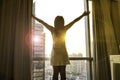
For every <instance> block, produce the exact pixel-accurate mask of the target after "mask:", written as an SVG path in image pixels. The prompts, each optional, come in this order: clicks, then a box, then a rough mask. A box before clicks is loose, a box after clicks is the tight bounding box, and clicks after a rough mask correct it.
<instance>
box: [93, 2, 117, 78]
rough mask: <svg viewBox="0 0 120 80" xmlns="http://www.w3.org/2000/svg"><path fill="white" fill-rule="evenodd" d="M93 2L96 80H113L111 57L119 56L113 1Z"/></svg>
mask: <svg viewBox="0 0 120 80" xmlns="http://www.w3.org/2000/svg"><path fill="white" fill-rule="evenodd" d="M92 1H93V26H94V28H93V31H94V42H95V46H94V47H95V55H94V64H95V67H94V68H95V75H94V80H111V70H110V60H109V55H111V54H119V49H118V45H117V44H118V43H117V40H116V37H115V30H114V27H115V26H114V25H113V24H114V22H113V20H112V16H116V15H111V1H112V0H92Z"/></svg>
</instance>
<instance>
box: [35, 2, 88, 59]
mask: <svg viewBox="0 0 120 80" xmlns="http://www.w3.org/2000/svg"><path fill="white" fill-rule="evenodd" d="M84 1H85V0H75V1H74V0H35V14H36V16H37V17H39V18H41V19H42V20H44V21H45V22H47V23H49V24H50V25H52V26H54V18H55V17H56V16H58V15H60V16H63V17H64V19H65V25H66V24H68V23H69V22H71V21H72V20H74V19H75V18H77V17H78V16H80V15H82V13H83V12H84V11H85V10H84V9H85V8H84V7H85V5H84ZM66 5H67V6H66ZM72 5H74V6H72ZM84 20H85V18H82V19H81V20H80V21H78V22H77V23H75V24H74V25H73V27H72V28H70V29H69V30H68V31H67V36H66V46H67V51H68V53H69V56H72V57H73V56H74V57H76V56H80V57H85V56H86V40H85V22H84ZM44 30H45V35H46V42H45V43H46V47H45V52H46V53H45V54H46V56H49V57H50V53H51V49H52V39H51V33H50V32H49V31H48V30H47V29H46V28H44Z"/></svg>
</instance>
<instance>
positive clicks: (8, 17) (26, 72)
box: [0, 0, 32, 80]
mask: <svg viewBox="0 0 120 80" xmlns="http://www.w3.org/2000/svg"><path fill="white" fill-rule="evenodd" d="M31 9H32V0H0V80H31V52H32V50H31V44H30V43H31V41H30V37H31V35H30V32H31Z"/></svg>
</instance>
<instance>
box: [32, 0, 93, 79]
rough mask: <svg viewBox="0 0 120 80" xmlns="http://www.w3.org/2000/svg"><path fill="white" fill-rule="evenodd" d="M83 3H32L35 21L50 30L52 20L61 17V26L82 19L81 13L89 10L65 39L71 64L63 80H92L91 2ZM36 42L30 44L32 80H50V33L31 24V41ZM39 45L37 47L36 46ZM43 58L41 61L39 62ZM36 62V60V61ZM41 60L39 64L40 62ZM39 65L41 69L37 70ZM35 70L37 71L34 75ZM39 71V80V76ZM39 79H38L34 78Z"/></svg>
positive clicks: (51, 0)
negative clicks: (41, 22) (31, 48)
mask: <svg viewBox="0 0 120 80" xmlns="http://www.w3.org/2000/svg"><path fill="white" fill-rule="evenodd" d="M86 1H87V0H33V4H34V5H33V9H34V10H33V13H34V14H35V16H37V17H38V18H40V19H42V20H44V21H45V22H47V23H48V24H50V25H52V26H54V18H55V17H56V16H58V15H60V16H63V17H64V19H65V25H66V24H68V23H69V22H71V21H72V20H74V19H75V18H77V17H78V16H80V15H82V13H83V12H84V11H85V10H90V15H89V17H88V16H86V17H83V18H82V19H81V20H80V21H78V22H77V23H75V24H74V25H73V26H72V27H71V28H70V29H69V30H68V31H67V36H66V47H67V51H68V54H69V57H70V62H71V64H70V65H68V66H67V68H66V75H67V80H92V76H91V75H92V57H91V56H92V55H91V53H93V34H92V1H89V2H86ZM89 34H90V35H89ZM36 35H37V36H39V39H36V41H38V42H33V44H34V46H33V69H32V70H33V73H32V76H34V77H33V78H32V79H33V80H43V78H44V80H52V73H53V72H52V66H51V65H50V61H49V58H50V55H51V50H52V43H53V41H52V36H51V33H50V32H49V31H48V30H47V29H46V28H45V27H44V26H43V25H42V24H40V23H38V22H37V21H34V20H33V37H34V36H36ZM38 43H39V44H38ZM41 57H43V58H45V60H41V59H39V58H41ZM36 58H37V59H36ZM40 60H41V61H40ZM39 64H43V65H41V66H42V67H40V65H39ZM36 69H37V70H38V71H37V72H35V71H36ZM41 71H43V74H42V75H44V76H43V78H41V77H40V76H41V73H39V72H41ZM36 75H39V76H38V77H35V76H36Z"/></svg>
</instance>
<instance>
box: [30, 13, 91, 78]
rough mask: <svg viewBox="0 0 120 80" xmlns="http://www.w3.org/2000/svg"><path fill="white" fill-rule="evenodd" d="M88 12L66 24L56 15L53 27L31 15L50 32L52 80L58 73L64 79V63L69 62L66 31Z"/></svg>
mask: <svg viewBox="0 0 120 80" xmlns="http://www.w3.org/2000/svg"><path fill="white" fill-rule="evenodd" d="M89 13H90V12H86V11H85V12H84V13H83V14H82V15H81V16H79V17H78V18H76V19H74V20H73V21H72V22H70V23H69V24H67V25H64V18H63V17H62V16H57V17H56V18H55V20H54V27H53V26H51V25H49V24H47V23H46V22H44V21H43V20H41V19H39V18H37V17H35V16H33V15H32V17H33V18H34V19H36V20H37V21H38V22H40V23H42V24H43V25H44V26H45V27H46V28H47V29H48V30H49V31H50V32H51V34H52V38H53V48H52V53H51V60H50V61H51V65H52V66H53V80H58V75H59V73H60V76H61V80H66V65H67V64H70V61H69V57H68V53H67V50H66V45H65V42H66V41H65V37H66V32H67V30H68V29H69V28H71V27H72V25H73V24H74V23H76V22H77V21H79V20H80V19H81V18H82V17H84V16H86V15H89Z"/></svg>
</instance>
